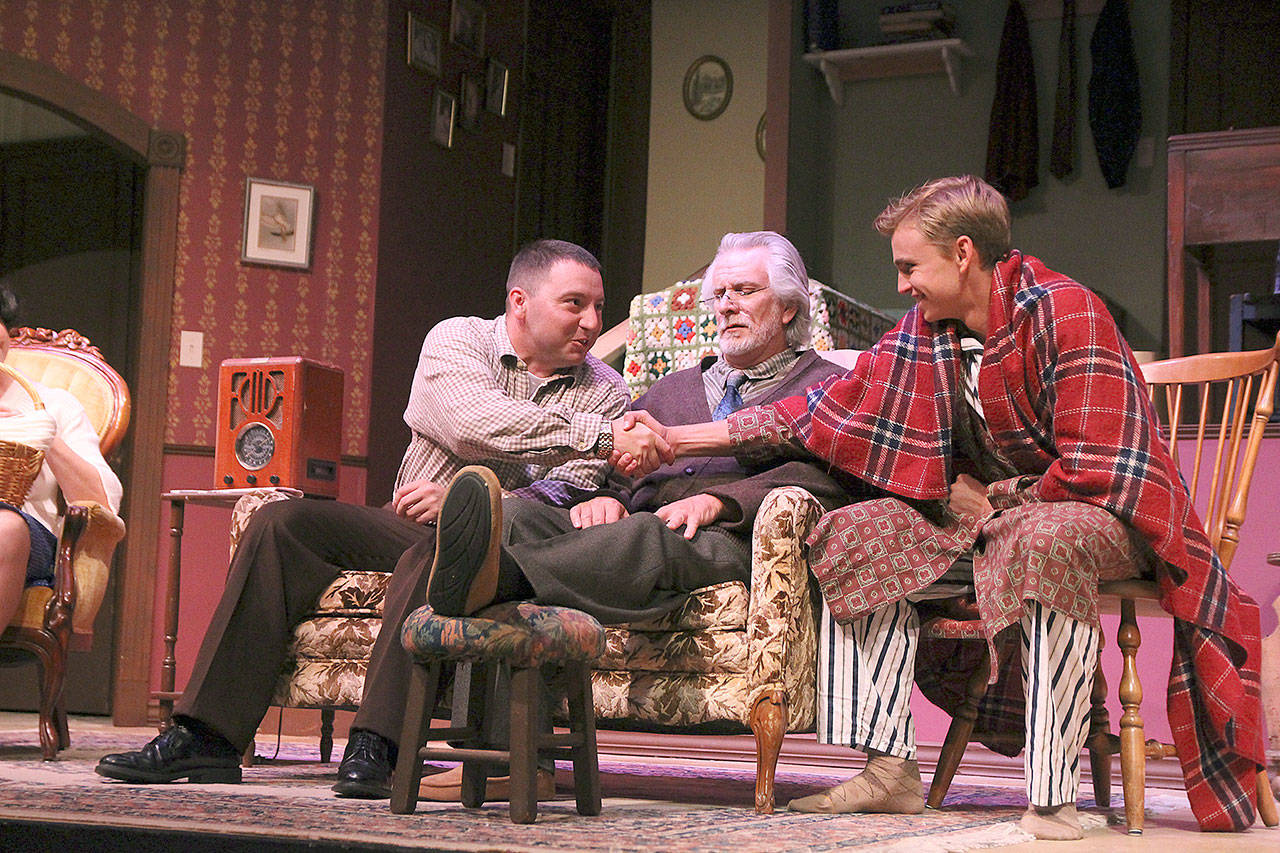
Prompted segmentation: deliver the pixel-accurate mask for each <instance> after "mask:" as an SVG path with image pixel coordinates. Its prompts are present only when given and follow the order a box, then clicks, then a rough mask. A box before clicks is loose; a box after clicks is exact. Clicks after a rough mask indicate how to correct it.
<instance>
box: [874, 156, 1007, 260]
mask: <svg viewBox="0 0 1280 853" xmlns="http://www.w3.org/2000/svg"><path fill="white" fill-rule="evenodd" d="M908 220H910V221H911V222H913V223H914V224H915V225H916V227H918V228H919V229H920V233H921V234H923V235H924V237H925V239H926V240H928V241H929V242H930V243H932V244H934V245H936V246H938V247H939V248H941V249H943V250H945V251H949V250H950V249H951V246H952V244H954V242H955V240H956V238H958V237H961V236H964V237H968V238H969V239H970V240H972V241H973V246H974V248H975V249H977V251H978V260H979V266H981V267H982V268H983V269H990V268H991V267H992V266H994V265H995V263H996V262H997V261H999V260H1001V259H1003V258H1004V257H1005V255H1007V254H1009V250H1010V249H1012V248H1013V235H1012V233H1011V230H1010V226H1009V204H1008V202H1006V201H1005V199H1004V196H1002V195H1001V194H1000V192H999V190H997V189H996V188H995V187H993V186H991V185H990V184H988V183H987V182H986V181H984V180H982V179H981V178H977V177H974V176H973V175H959V176H956V177H950V178H938V179H936V180H932V181H929V182H928V183H926V184H922V185H920V186H918V187H916V188H915V189H914V190H912V191H911V192H909V193H907V194H906V195H904V196H902V197H901V198H899V199H898V200H897V201H893V202H890V203H889V206H888V207H886V208H885V209H884V210H883V211H881V212H880V215H879V216H877V217H876V220H875V229H876V230H877V231H879V232H880V233H881V234H883V235H885V236H886V237H891V236H893V232H894V231H896V230H898V227H899V226H900V225H902V223H904V222H907V221H908Z"/></svg>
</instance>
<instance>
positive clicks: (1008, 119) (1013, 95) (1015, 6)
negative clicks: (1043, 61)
mask: <svg viewBox="0 0 1280 853" xmlns="http://www.w3.org/2000/svg"><path fill="white" fill-rule="evenodd" d="M1038 134H1039V126H1038V119H1037V114H1036V75H1035V67H1034V66H1033V64H1032V61H1031V32H1030V30H1029V28H1028V26H1027V15H1026V13H1025V12H1024V11H1023V9H1022V3H1021V2H1020V0H1010V3H1009V11H1008V12H1007V13H1006V14H1005V19H1004V32H1003V34H1001V36H1000V56H999V57H998V58H997V59H996V95H995V100H994V101H993V102H992V104H991V126H990V129H989V131H988V136H987V171H986V178H987V183H989V184H991V185H992V186H993V187H995V188H996V189H998V190H1000V192H1002V193H1004V194H1005V196H1006V197H1008V199H1009V200H1010V201H1020V200H1022V199H1024V198H1026V197H1027V194H1028V193H1029V192H1030V191H1031V188H1032V187H1034V186H1035V185H1036V184H1038V183H1039V182H1040V178H1039V176H1038V174H1037V172H1038V170H1039V167H1040V140H1039V136H1038Z"/></svg>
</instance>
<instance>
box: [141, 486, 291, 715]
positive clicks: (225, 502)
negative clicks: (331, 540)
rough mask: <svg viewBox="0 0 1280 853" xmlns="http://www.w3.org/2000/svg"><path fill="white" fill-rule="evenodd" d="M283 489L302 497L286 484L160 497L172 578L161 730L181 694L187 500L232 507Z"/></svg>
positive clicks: (157, 692) (167, 596) (167, 601)
mask: <svg viewBox="0 0 1280 853" xmlns="http://www.w3.org/2000/svg"><path fill="white" fill-rule="evenodd" d="M267 492H282V493H285V494H288V495H290V496H291V497H301V496H302V492H301V491H299V490H298V489H290V488H284V487H277V488H268V489H174V490H173V491H169V492H165V493H163V494H162V495H161V496H160V497H161V498H163V499H164V500H167V501H168V502H169V580H168V583H167V584H166V585H165V597H164V660H163V661H161V663H160V689H159V690H155V691H153V692H152V693H151V698H153V699H155V700H156V701H157V702H158V703H159V705H160V730H161V731H164V730H165V729H167V728H168V727H169V718H170V717H171V716H172V715H173V703H174V702H176V701H177V700H178V697H179V696H181V695H182V694H181V693H180V692H178V691H177V690H175V685H176V682H177V671H178V667H177V656H176V655H175V653H174V650H175V648H176V646H177V643H178V599H179V595H180V593H181V587H182V525H183V521H184V516H185V515H186V507H187V504H189V503H190V504H195V505H198V506H220V507H225V508H227V509H231V508H232V507H234V506H235V505H236V502H237V501H238V500H240V499H241V498H242V497H244V496H245V495H256V494H263V493H267Z"/></svg>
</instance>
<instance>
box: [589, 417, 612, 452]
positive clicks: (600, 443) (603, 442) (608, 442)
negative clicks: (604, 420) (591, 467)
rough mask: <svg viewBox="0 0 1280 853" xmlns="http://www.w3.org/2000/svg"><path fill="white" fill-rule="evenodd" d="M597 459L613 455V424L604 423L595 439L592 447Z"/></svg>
mask: <svg viewBox="0 0 1280 853" xmlns="http://www.w3.org/2000/svg"><path fill="white" fill-rule="evenodd" d="M594 450H595V454H596V458H597V459H608V458H609V457H610V456H612V455H613V426H612V425H606V426H605V428H604V431H603V432H601V433H600V437H599V438H597V439H596V446H595V448H594Z"/></svg>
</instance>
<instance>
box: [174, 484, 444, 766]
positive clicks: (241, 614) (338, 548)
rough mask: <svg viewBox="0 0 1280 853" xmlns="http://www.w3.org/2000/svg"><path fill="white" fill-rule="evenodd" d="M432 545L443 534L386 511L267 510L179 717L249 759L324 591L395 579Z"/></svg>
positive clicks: (236, 568)
mask: <svg viewBox="0 0 1280 853" xmlns="http://www.w3.org/2000/svg"><path fill="white" fill-rule="evenodd" d="M423 542H426V543H428V544H429V545H430V547H431V548H432V549H434V547H435V528H434V527H427V526H423V525H419V524H414V523H412V522H409V521H406V520H404V519H403V518H400V517H399V516H397V515H396V514H395V513H393V512H391V511H390V510H386V509H380V508H376V507H366V506H353V505H351V504H343V503H339V502H337V501H326V500H305V499H303V500H289V501H276V502H274V503H270V504H267V505H266V506H264V507H262V508H261V509H259V510H258V511H257V512H255V513H254V515H253V518H252V519H251V521H250V522H249V525H248V527H247V529H246V530H245V532H244V536H243V537H242V538H241V541H240V545H239V547H238V548H237V549H236V554H235V557H234V558H233V559H232V561H231V568H230V569H229V570H228V573H227V583H226V587H225V588H224V590H223V593H222V599H221V601H219V602H218V607H217V609H216V610H215V611H214V614H213V620H212V621H211V622H210V623H209V629H208V631H206V632H205V635H204V640H203V641H202V642H201V644H200V651H199V653H198V654H197V655H196V660H195V667H194V669H193V670H192V673H191V678H190V679H189V680H188V681H187V687H186V690H185V691H184V692H183V694H182V698H180V699H179V700H178V701H177V702H176V703H175V705H174V713H175V714H181V715H183V716H187V717H194V718H195V719H197V720H199V721H200V722H202V723H204V724H206V725H208V726H210V727H212V728H213V729H215V730H216V731H217V732H219V733H220V734H221V735H222V736H223V737H225V738H226V739H227V740H229V741H231V743H232V745H233V746H235V748H236V749H237V750H240V751H243V750H244V748H245V747H246V746H248V744H249V742H250V741H251V740H252V739H253V736H254V733H255V732H256V731H257V730H258V726H259V725H260V724H261V722H262V717H263V715H264V714H266V712H267V708H268V706H269V704H270V702H271V694H272V692H273V691H274V689H275V683H276V680H277V678H279V675H280V670H281V668H282V667H283V666H284V661H285V653H286V650H287V648H288V644H289V639H290V637H292V635H293V629H294V627H295V626H296V625H297V624H298V622H300V621H301V620H302V619H304V618H305V617H306V616H307V615H308V614H310V613H311V612H312V611H313V610H314V608H315V604H316V599H318V598H319V597H320V593H322V592H323V591H324V589H325V587H327V586H328V585H329V584H330V583H332V582H333V580H334V579H335V578H336V577H338V575H339V574H340V573H341V572H342V571H343V570H344V569H361V570H367V571H384V572H389V571H392V569H393V568H395V566H396V562H397V561H398V560H399V559H400V556H401V555H402V554H404V552H405V551H406V550H407V549H408V548H409V547H410V546H411V545H413V544H415V543H423ZM429 565H430V560H428V566H429ZM397 629H398V623H397ZM393 633H398V630H397V631H396V632H393ZM397 639H398V637H397ZM397 645H398V643H397ZM401 701H402V702H403V699H401Z"/></svg>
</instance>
